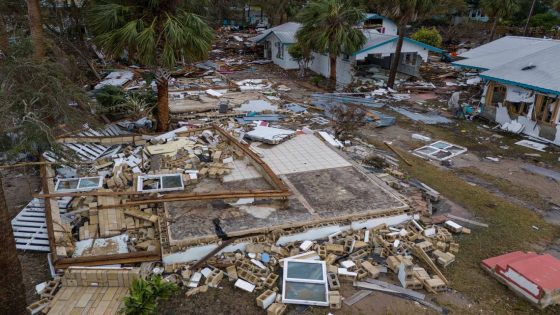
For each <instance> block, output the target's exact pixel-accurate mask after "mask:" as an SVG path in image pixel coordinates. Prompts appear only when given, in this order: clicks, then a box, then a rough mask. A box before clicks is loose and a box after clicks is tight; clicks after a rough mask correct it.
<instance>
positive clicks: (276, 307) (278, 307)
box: [266, 303, 287, 315]
mask: <svg viewBox="0 0 560 315" xmlns="http://www.w3.org/2000/svg"><path fill="white" fill-rule="evenodd" d="M286 307H287V306H286V304H282V303H273V304H272V305H270V307H269V308H268V309H267V310H266V314H267V315H282V314H284V312H285V311H286Z"/></svg>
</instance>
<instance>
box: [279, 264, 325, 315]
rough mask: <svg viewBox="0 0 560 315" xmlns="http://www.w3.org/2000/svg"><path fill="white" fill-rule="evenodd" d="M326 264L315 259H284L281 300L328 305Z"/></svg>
mask: <svg viewBox="0 0 560 315" xmlns="http://www.w3.org/2000/svg"><path fill="white" fill-rule="evenodd" d="M326 269H327V268H326V265H325V262H323V261H315V260H298V259H286V260H284V280H283V288H282V290H283V292H282V302H283V303H288V304H305V305H318V306H327V305H329V300H328V284H327V271H326Z"/></svg>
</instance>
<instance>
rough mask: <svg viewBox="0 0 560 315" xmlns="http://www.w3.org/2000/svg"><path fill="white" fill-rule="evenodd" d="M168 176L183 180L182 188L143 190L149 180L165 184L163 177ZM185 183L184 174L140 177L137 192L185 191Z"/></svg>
mask: <svg viewBox="0 0 560 315" xmlns="http://www.w3.org/2000/svg"><path fill="white" fill-rule="evenodd" d="M168 176H179V178H180V180H181V186H180V187H171V188H161V187H160V188H157V189H143V188H142V187H143V186H144V181H145V180H148V179H159V182H160V183H162V182H163V177H168ZM184 189H185V183H184V182H183V174H157V175H140V176H138V183H137V185H136V191H139V192H158V191H177V190H184Z"/></svg>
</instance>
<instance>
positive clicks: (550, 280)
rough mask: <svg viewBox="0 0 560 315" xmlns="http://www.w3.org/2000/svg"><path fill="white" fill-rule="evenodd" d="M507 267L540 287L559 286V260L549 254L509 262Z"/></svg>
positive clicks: (547, 288)
mask: <svg viewBox="0 0 560 315" xmlns="http://www.w3.org/2000/svg"><path fill="white" fill-rule="evenodd" d="M509 267H510V268H511V269H513V270H515V271H516V272H517V273H519V274H521V275H523V277H525V278H527V279H528V280H529V281H531V282H533V283H535V284H536V285H538V286H539V287H541V288H542V289H545V290H555V289H559V288H560V260H558V259H556V258H555V257H553V256H551V255H549V254H545V255H537V256H534V257H527V258H526V259H523V260H518V261H515V262H511V263H509Z"/></svg>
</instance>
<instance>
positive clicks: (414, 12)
mask: <svg viewBox="0 0 560 315" xmlns="http://www.w3.org/2000/svg"><path fill="white" fill-rule="evenodd" d="M436 2H437V1H436V0H378V1H377V5H378V6H379V9H380V13H381V14H383V15H384V16H386V17H388V18H390V19H392V20H394V21H395V22H396V23H397V26H398V30H399V39H398V41H397V47H396V49H395V54H394V55H393V59H392V60H391V69H390V71H389V79H388V80H387V86H388V87H390V88H393V86H394V85H395V79H396V77H397V68H398V67H399V62H400V59H401V50H402V47H403V42H404V35H405V34H404V33H405V29H406V25H407V24H408V23H411V22H415V21H417V20H418V19H419V18H422V17H424V16H427V15H429V13H431V12H432V10H433V9H434V8H435V5H436Z"/></svg>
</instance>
